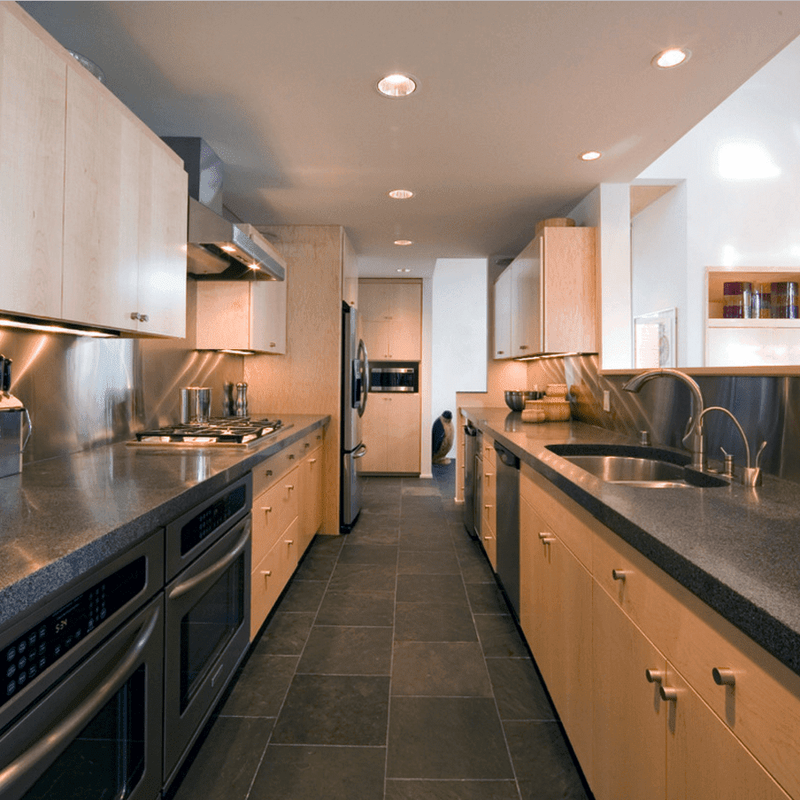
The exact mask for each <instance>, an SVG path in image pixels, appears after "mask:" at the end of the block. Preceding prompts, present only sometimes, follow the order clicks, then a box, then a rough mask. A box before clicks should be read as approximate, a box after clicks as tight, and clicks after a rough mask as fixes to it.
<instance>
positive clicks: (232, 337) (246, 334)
mask: <svg viewBox="0 0 800 800" xmlns="http://www.w3.org/2000/svg"><path fill="white" fill-rule="evenodd" d="M253 285H254V284H252V283H251V282H249V281H248V282H245V281H197V332H196V338H195V346H196V348H197V349H198V350H248V349H249V348H250V306H251V295H250V287H251V286H253Z"/></svg>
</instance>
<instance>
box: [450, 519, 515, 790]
mask: <svg viewBox="0 0 800 800" xmlns="http://www.w3.org/2000/svg"><path fill="white" fill-rule="evenodd" d="M464 533H465V535H466V531H465V532H464ZM451 535H452V536H456V535H457V534H456V533H455V531H453V532H452V534H451ZM461 580H462V582H463V584H464V591H465V592H467V585H468V584H467V582H466V580H465V579H464V573H463V570H462V572H461ZM486 583H489V581H486ZM494 583H495V585H496V581H494ZM467 599H468V601H469V593H468V592H467ZM470 613H471V614H472V624H473V625H474V626H475V632H476V633H477V635H478V643H479V644H480V647H481V654H482V655H483V665H484V667H485V668H486V675H487V677H488V679H489V686H490V687H491V689H492V702H493V703H494V707H495V711H496V713H497V719H498V720H499V721H500V731H501V733H502V736H503V742H504V744H505V746H506V753H507V755H508V761H509V764H510V765H511V773H512V774H513V776H514V784H515V785H516V788H517V796H518V797H519V800H524V798H523V796H522V787H521V786H520V782H519V779H518V777H517V768H516V765H515V764H514V755H513V753H512V751H511V745H510V744H509V742H508V733H507V732H506V726H505V725H504V724H503V723H504V720H503V716H502V714H501V713H500V705H499V703H498V702H497V695H496V694H495V689H494V683H493V682H492V674H491V672H490V670H489V665H488V664H487V663H486V662H487V660H488V659H487V657H486V654H485V652H484V649H483V642H482V641H481V635H480V629H479V628H478V623H477V621H476V620H475V617H476V616H481V615H480V614H476V613H475V612H474V611H473V610H472V605H471V604H470ZM483 616H502V615H491V614H485V615H483Z"/></svg>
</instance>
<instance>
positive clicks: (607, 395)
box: [603, 389, 611, 413]
mask: <svg viewBox="0 0 800 800" xmlns="http://www.w3.org/2000/svg"><path fill="white" fill-rule="evenodd" d="M603 411H606V412H609V413H610V412H611V391H610V390H609V389H603Z"/></svg>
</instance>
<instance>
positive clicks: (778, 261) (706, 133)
mask: <svg viewBox="0 0 800 800" xmlns="http://www.w3.org/2000/svg"><path fill="white" fill-rule="evenodd" d="M687 68H691V64H690V65H688V67H687ZM682 178H685V179H686V215H687V242H686V249H687V254H686V261H687V265H686V269H687V275H686V290H687V314H688V315H689V320H688V322H689V326H688V331H687V339H688V341H687V356H686V363H685V364H684V366H701V365H703V320H704V314H703V303H704V295H705V270H706V267H708V266H731V267H743V268H747V267H763V266H774V267H792V268H794V269H797V268H798V267H799V266H800V214H798V208H800V40H796V41H794V42H793V43H792V44H790V45H789V46H788V47H787V48H786V49H785V50H783V51H782V52H781V53H779V54H778V55H777V56H776V57H775V58H774V59H773V60H772V61H770V62H769V63H768V64H767V65H766V66H764V67H762V69H761V70H760V71H759V72H757V73H756V74H755V75H754V76H753V77H752V78H750V80H748V81H747V82H746V83H745V84H744V85H742V86H741V87H740V88H739V89H738V90H737V91H736V92H734V93H733V94H732V95H731V96H730V97H728V98H727V99H726V100H725V101H724V102H723V103H722V104H720V105H719V106H718V107H717V108H716V109H715V110H714V111H712V112H711V114H709V115H708V116H707V117H706V118H705V119H703V120H702V121H701V122H699V123H698V124H697V125H696V126H695V127H694V128H693V129H692V130H691V131H689V133H687V134H686V135H685V136H684V137H683V138H682V139H680V140H679V141H678V142H676V143H675V144H674V145H673V146H672V147H670V149H669V150H667V151H666V152H665V153H664V155H663V156H661V157H660V158H659V159H657V160H656V161H655V162H653V164H651V165H650V166H649V167H648V168H647V169H646V170H645V171H644V172H643V173H642V174H641V175H639V176H638V179H639V181H642V180H646V179H682ZM603 366H605V362H604V364H603Z"/></svg>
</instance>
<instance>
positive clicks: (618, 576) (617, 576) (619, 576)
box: [611, 569, 633, 581]
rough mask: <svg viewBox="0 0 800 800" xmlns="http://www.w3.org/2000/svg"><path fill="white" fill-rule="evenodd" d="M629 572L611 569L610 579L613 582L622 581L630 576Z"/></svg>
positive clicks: (627, 570)
mask: <svg viewBox="0 0 800 800" xmlns="http://www.w3.org/2000/svg"><path fill="white" fill-rule="evenodd" d="M631 574H633V573H631V571H630V570H629V569H612V570H611V577H612V578H613V579H614V580H615V581H624V580H625V579H626V578H627V577H628V576H629V575H631Z"/></svg>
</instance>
